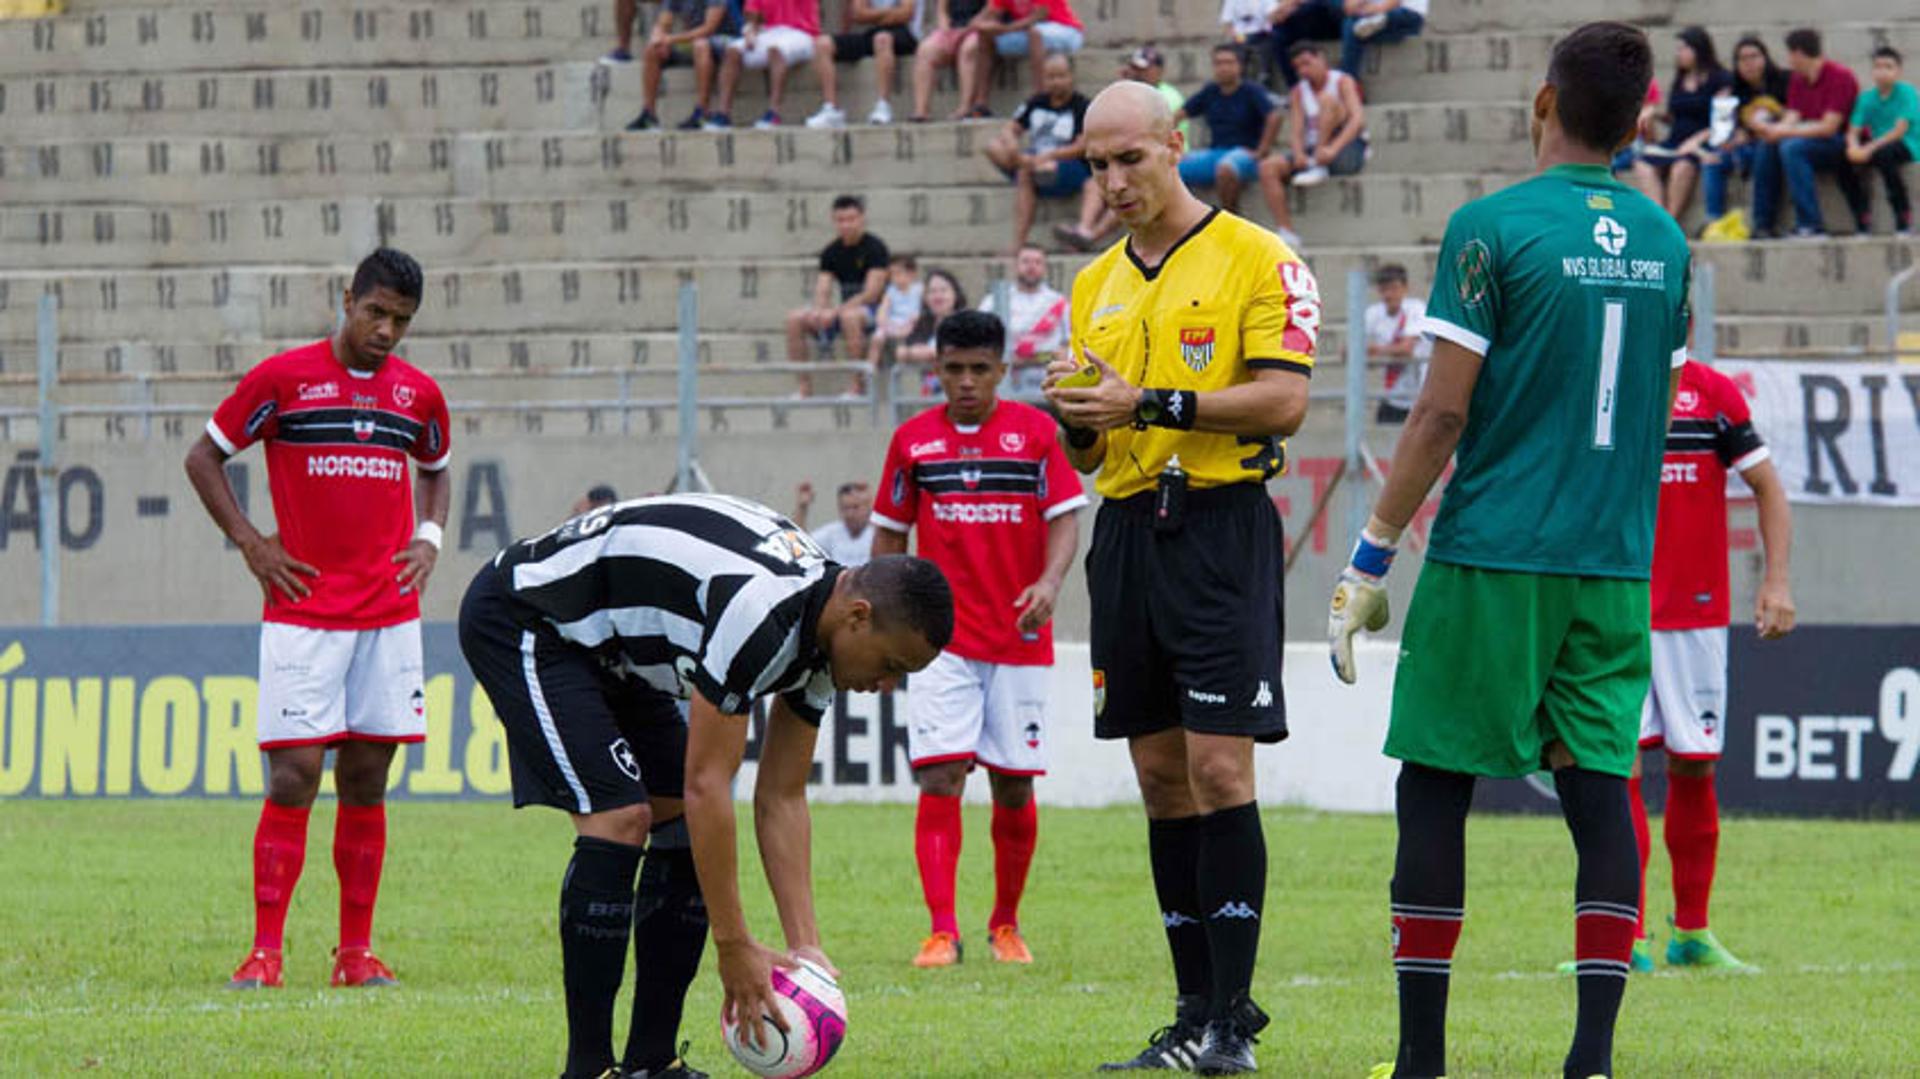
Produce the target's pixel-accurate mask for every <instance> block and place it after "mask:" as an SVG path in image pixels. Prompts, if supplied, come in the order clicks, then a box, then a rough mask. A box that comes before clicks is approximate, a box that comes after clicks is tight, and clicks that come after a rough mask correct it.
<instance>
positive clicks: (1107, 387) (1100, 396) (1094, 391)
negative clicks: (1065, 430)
mask: <svg viewBox="0 0 1920 1079" xmlns="http://www.w3.org/2000/svg"><path fill="white" fill-rule="evenodd" d="M1081 354H1082V355H1083V356H1085V357H1086V359H1087V362H1088V363H1090V364H1092V365H1093V366H1094V367H1095V368H1097V369H1098V370H1099V372H1100V381H1099V382H1096V383H1094V384H1093V385H1091V386H1060V385H1056V386H1054V388H1053V389H1052V390H1049V391H1048V392H1047V398H1048V400H1050V401H1052V402H1053V404H1054V407H1055V408H1058V409H1059V410H1060V415H1061V417H1063V418H1064V419H1065V420H1066V421H1067V422H1068V423H1070V424H1072V425H1074V426H1075V427H1084V428H1087V429H1088V430H1092V431H1111V430H1113V429H1114V428H1116V427H1125V426H1126V425H1127V424H1130V423H1132V422H1133V414H1134V410H1135V409H1138V408H1139V407H1140V390H1139V388H1138V387H1136V386H1134V385H1132V384H1131V383H1129V382H1128V381H1127V380H1126V379H1125V378H1122V377H1121V376H1120V372H1118V371H1115V370H1114V369H1113V368H1112V366H1110V365H1109V364H1108V363H1107V361H1105V360H1103V359H1101V358H1100V355H1099V354H1098V353H1096V352H1094V351H1093V350H1092V349H1090V348H1089V349H1082V350H1081Z"/></svg>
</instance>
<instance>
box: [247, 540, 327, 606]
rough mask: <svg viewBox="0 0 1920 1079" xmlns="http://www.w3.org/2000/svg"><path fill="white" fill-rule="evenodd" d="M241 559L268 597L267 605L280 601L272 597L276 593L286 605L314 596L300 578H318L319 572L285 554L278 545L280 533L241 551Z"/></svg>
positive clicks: (283, 548) (249, 545)
mask: <svg viewBox="0 0 1920 1079" xmlns="http://www.w3.org/2000/svg"><path fill="white" fill-rule="evenodd" d="M240 555H241V557H243V558H245V559H246V560H247V570H248V572H250V573H252V574H253V576H254V578H255V579H256V580H258V581H259V582H260V591H261V593H262V594H263V595H265V596H266V598H267V605H268V606H272V605H273V604H275V603H278V602H280V600H279V598H278V597H277V596H275V595H274V592H275V590H276V589H277V590H278V591H279V592H281V593H284V594H285V596H286V599H287V602H289V603H298V602H300V601H301V600H303V599H306V598H307V597H308V596H311V595H313V589H311V588H308V587H307V582H305V581H303V580H301V579H300V577H301V575H302V574H304V575H306V576H308V577H318V576H320V571H319V570H317V569H315V568H313V567H312V566H309V565H307V564H306V563H305V562H302V561H300V560H299V559H297V558H295V557H293V556H292V555H290V554H288V553H287V549H286V548H285V547H283V546H281V545H280V534H279V533H278V532H275V533H274V534H273V535H271V536H262V537H261V538H260V540H259V541H258V542H256V543H250V544H247V545H246V546H244V547H242V548H240Z"/></svg>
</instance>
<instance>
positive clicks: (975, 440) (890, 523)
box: [873, 311, 1087, 967]
mask: <svg viewBox="0 0 1920 1079" xmlns="http://www.w3.org/2000/svg"><path fill="white" fill-rule="evenodd" d="M935 348H936V355H937V357H938V359H937V360H936V361H935V363H936V364H937V373H938V375H939V378H940V385H941V388H942V389H944V390H945V391H946V397H947V400H946V403H945V404H944V405H940V406H938V407H935V408H930V409H928V410H927V411H925V412H922V413H920V414H919V415H918V416H915V417H914V418H912V419H910V420H908V421H907V422H906V423H903V424H901V425H900V428H899V430H897V431H895V432H894V433H893V442H892V444H891V445H890V446H888V448H887V463H886V468H885V471H884V472H883V473H882V474H881V477H880V490H879V493H878V495H877V497H876V498H875V499H874V506H873V523H874V524H875V525H877V526H879V530H878V531H877V532H876V533H875V534H874V540H873V554H874V557H876V558H877V557H879V556H880V555H883V554H903V553H905V552H906V549H907V536H908V533H909V532H912V531H915V530H917V531H918V532H919V533H920V552H919V553H920V556H921V557H922V558H926V559H928V560H930V561H932V562H933V563H934V564H935V565H937V566H939V567H940V568H941V569H942V570H943V571H945V573H946V574H947V577H948V579H949V580H950V581H952V583H953V596H954V631H953V640H952V641H951V642H950V643H949V644H948V645H947V647H946V649H945V650H944V651H942V652H941V653H940V657H939V658H938V659H936V660H934V661H933V665H932V666H930V667H928V668H927V669H926V670H924V671H921V672H919V673H918V674H915V675H914V676H913V677H912V678H911V679H910V680H909V681H908V683H907V715H908V726H907V756H908V758H909V759H910V760H911V761H912V762H913V776H914V781H915V782H916V783H918V784H919V786H920V811H919V815H918V816H917V818H916V819H915V821H914V853H915V855H916V857H917V859H918V861H919V863H920V885H921V888H922V889H923V890H924V892H925V894H926V901H927V909H928V911H929V912H930V913H931V914H932V917H933V933H932V935H931V936H929V937H928V938H927V939H926V941H925V942H923V943H922V944H921V946H920V953H919V955H918V956H916V957H915V959H914V961H913V962H914V965H915V966H918V967H942V966H949V965H951V964H954V963H957V962H959V961H960V954H961V953H960V923H959V921H958V920H957V919H956V918H955V916H954V886H955V885H954V880H955V876H956V875H957V872H958V869H959V863H960V831H961V829H960V795H961V793H962V792H963V791H964V790H965V789H966V783H967V773H968V772H969V771H971V770H972V769H973V766H974V765H975V764H979V765H982V766H984V767H985V768H986V769H987V778H988V782H989V783H991V784H992V787H993V851H994V854H993V865H994V906H993V916H992V917H991V918H990V919H989V920H988V922H987V932H988V935H989V938H990V940H991V944H992V947H993V957H994V958H995V959H998V960H1001V961H1003V962H1010V963H1031V962H1033V954H1032V953H1031V952H1030V951H1028V949H1027V945H1026V941H1025V940H1023V939H1022V938H1021V936H1020V921H1019V908H1020V895H1021V893H1022V892H1023V891H1024V890H1025V888H1026V882H1027V869H1028V867H1029V866H1030V865H1031V864H1032V862H1033V848H1034V845H1035V842H1036V839H1037V835H1038V828H1039V817H1038V810H1037V809H1036V807H1035V805H1034V801H1033V779H1034V777H1035V776H1038V775H1042V774H1044V773H1045V772H1046V752H1045V743H1044V736H1045V731H1046V721H1047V682H1048V679H1049V678H1050V676H1051V674H1052V668H1053V631H1052V628H1051V626H1050V625H1049V624H1048V623H1049V622H1050V621H1051V620H1052V618H1053V607H1054V603H1055V601H1056V599H1057V598H1058V596H1059V594H1060V584H1061V582H1062V581H1064V580H1065V579H1066V576H1067V569H1068V567H1069V566H1071V565H1072V563H1073V556H1074V553H1075V552H1076V551H1077V550H1078V549H1079V546H1080V527H1079V523H1078V521H1077V519H1076V518H1075V516H1074V511H1076V510H1078V509H1079V508H1080V507H1082V506H1084V505H1086V504H1087V496H1086V493H1085V492H1084V491H1083V490H1082V489H1081V487H1080V477H1079V476H1078V475H1076V474H1075V473H1074V471H1073V466H1072V465H1071V464H1069V463H1068V461H1067V457H1066V454H1065V453H1064V452H1063V451H1062V450H1061V449H1060V444H1059V440H1058V436H1057V435H1056V433H1055V424H1054V422H1053V420H1052V418H1051V417H1049V416H1048V415H1047V414H1046V413H1045V412H1042V411H1040V410H1039V409H1037V408H1034V407H1032V406H1031V405H1023V404H1020V403H1019V402H1017V401H1001V400H999V399H998V398H997V397H996V396H995V393H994V391H995V389H996V388H997V387H998V386H999V384H1000V380H1001V378H1003V377H1004V376H1005V375H1006V373H1007V367H1006V363H1005V359H1004V356H1005V349H1006V328H1005V327H1004V326H1003V325H1002V324H1001V322H1000V320H999V319H998V318H997V317H995V316H993V315H991V314H988V313H986V312H983V311H963V312H960V313H957V314H954V315H950V316H948V317H947V319H946V321H944V322H942V323H941V324H940V330H939V332H938V334H936V335H935Z"/></svg>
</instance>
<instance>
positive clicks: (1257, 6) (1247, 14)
mask: <svg viewBox="0 0 1920 1079" xmlns="http://www.w3.org/2000/svg"><path fill="white" fill-rule="evenodd" d="M1279 6H1280V0H1221V3H1220V29H1221V30H1223V31H1225V36H1226V39H1227V40H1228V41H1231V42H1233V43H1234V44H1235V45H1238V46H1240V55H1241V56H1242V57H1243V58H1244V59H1245V60H1246V65H1247V70H1246V73H1245V77H1246V80H1247V81H1248V82H1254V83H1260V84H1261V85H1265V84H1266V83H1267V70H1266V69H1267V68H1269V67H1271V66H1272V63H1271V61H1270V59H1269V57H1270V55H1271V53H1270V50H1271V49H1272V39H1273V13H1274V11H1275V9H1277V8H1279ZM1173 107H1174V108H1175V109H1178V108H1179V107H1180V103H1179V102H1175V103H1174V104H1173Z"/></svg>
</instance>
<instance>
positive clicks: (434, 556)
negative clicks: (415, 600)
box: [393, 540, 440, 595]
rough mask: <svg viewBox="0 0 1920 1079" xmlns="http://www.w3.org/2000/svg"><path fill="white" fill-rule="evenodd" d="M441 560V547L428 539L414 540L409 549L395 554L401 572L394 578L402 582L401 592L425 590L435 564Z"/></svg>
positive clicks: (403, 593)
mask: <svg viewBox="0 0 1920 1079" xmlns="http://www.w3.org/2000/svg"><path fill="white" fill-rule="evenodd" d="M439 560H440V549H439V548H437V547H435V546H434V545H433V544H431V543H428V542H427V541H426V540H414V541H413V542H412V543H409V544H407V549H406V550H404V551H401V552H400V553H399V554H397V555H394V556H393V561H394V562H396V563H398V564H399V565H400V572H399V573H396V574H394V576H393V579H394V580H396V581H398V582H400V592H401V594H402V595H405V594H406V593H408V592H425V591H426V590H427V578H428V577H429V576H431V575H432V574H433V565H434V563H435V562H437V561H439Z"/></svg>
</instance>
